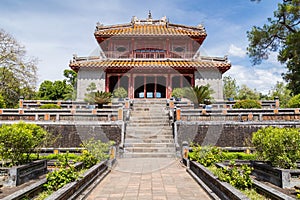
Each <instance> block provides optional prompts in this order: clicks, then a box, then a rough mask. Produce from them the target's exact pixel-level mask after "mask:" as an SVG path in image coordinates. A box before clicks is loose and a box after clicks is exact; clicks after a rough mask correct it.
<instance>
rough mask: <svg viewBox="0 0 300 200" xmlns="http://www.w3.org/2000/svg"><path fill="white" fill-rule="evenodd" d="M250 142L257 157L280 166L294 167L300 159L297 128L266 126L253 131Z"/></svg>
mask: <svg viewBox="0 0 300 200" xmlns="http://www.w3.org/2000/svg"><path fill="white" fill-rule="evenodd" d="M252 143H253V145H254V146H255V148H256V151H257V157H258V158H262V159H263V160H265V161H270V162H271V165H273V166H275V167H281V168H286V169H288V168H295V167H296V166H297V165H296V161H297V160H299V159H300V132H299V129H298V128H275V127H267V128H262V129H260V130H258V131H257V132H255V133H253V136H252Z"/></svg>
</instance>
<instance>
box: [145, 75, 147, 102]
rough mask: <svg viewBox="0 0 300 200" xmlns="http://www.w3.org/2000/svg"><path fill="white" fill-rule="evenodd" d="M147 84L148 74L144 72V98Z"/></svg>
mask: <svg viewBox="0 0 300 200" xmlns="http://www.w3.org/2000/svg"><path fill="white" fill-rule="evenodd" d="M146 84H147V76H146V75H145V74H144V98H146V92H147V91H146Z"/></svg>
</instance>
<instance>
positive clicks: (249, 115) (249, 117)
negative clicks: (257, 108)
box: [248, 113, 253, 121]
mask: <svg viewBox="0 0 300 200" xmlns="http://www.w3.org/2000/svg"><path fill="white" fill-rule="evenodd" d="M248 121H253V114H252V113H249V114H248Z"/></svg>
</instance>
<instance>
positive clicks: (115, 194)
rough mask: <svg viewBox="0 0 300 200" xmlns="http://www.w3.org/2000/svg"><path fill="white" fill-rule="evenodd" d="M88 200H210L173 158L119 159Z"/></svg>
mask: <svg viewBox="0 0 300 200" xmlns="http://www.w3.org/2000/svg"><path fill="white" fill-rule="evenodd" d="M87 199H88V200H102V199H124V200H125V199H130V200H131V199H142V200H143V199H147V200H149V199H157V200H163V199H170V200H176V199H184V200H189V199H190V200H192V199H201V200H205V199H210V198H209V196H208V195H207V194H206V193H205V191H204V190H203V189H202V188H201V187H200V186H199V185H198V184H197V183H196V182H195V181H194V180H193V178H192V177H191V176H190V175H189V174H188V173H187V172H186V171H185V167H184V166H183V165H182V164H181V163H180V162H179V160H176V159H174V158H126V159H124V158H123V159H119V160H118V163H117V165H116V166H115V167H114V169H112V171H111V173H110V174H109V175H108V176H107V177H106V178H105V179H104V180H103V181H102V182H101V183H100V184H99V185H98V186H96V188H95V189H94V190H93V191H92V192H91V194H90V195H89V197H88V198H87Z"/></svg>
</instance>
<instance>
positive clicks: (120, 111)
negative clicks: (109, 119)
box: [118, 108, 123, 121]
mask: <svg viewBox="0 0 300 200" xmlns="http://www.w3.org/2000/svg"><path fill="white" fill-rule="evenodd" d="M118 120H120V121H123V108H119V109H118Z"/></svg>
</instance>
